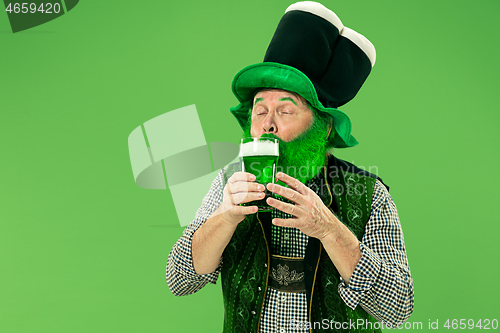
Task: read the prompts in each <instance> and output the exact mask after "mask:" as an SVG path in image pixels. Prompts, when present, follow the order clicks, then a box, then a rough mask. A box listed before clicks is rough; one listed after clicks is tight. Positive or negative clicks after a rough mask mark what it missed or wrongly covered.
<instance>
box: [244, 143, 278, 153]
mask: <svg viewBox="0 0 500 333" xmlns="http://www.w3.org/2000/svg"><path fill="white" fill-rule="evenodd" d="M262 155H266V156H268V155H271V156H278V155H279V152H278V144H275V143H273V142H266V141H256V140H255V141H253V142H247V143H244V144H242V145H240V157H243V156H262Z"/></svg>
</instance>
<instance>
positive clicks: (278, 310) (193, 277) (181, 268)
mask: <svg viewBox="0 0 500 333" xmlns="http://www.w3.org/2000/svg"><path fill="white" fill-rule="evenodd" d="M224 171H225V170H224V169H223V170H221V172H220V173H219V174H218V175H217V177H216V179H215V180H214V181H213V182H212V186H211V187H210V190H209V192H208V194H207V195H206V196H205V198H204V199H203V202H202V205H201V207H200V208H199V209H198V211H197V212H196V216H195V219H194V220H193V221H192V222H191V223H190V224H189V225H188V226H187V227H186V229H185V230H184V232H183V235H182V236H181V238H180V239H179V240H178V241H177V242H176V243H175V244H174V246H173V249H172V251H171V252H170V254H169V256H168V262H167V270H166V280H167V284H168V287H169V288H170V290H171V291H172V293H173V294H174V295H177V296H182V295H189V294H192V293H195V292H196V291H198V290H200V289H201V288H203V287H204V286H205V285H206V284H207V283H212V284H215V282H216V281H217V278H218V275H219V272H220V270H221V267H222V264H223V262H222V258H221V261H220V264H219V267H217V269H216V270H215V271H214V272H212V273H210V274H196V272H195V270H194V267H193V261H192V255H191V241H192V238H193V234H194V232H195V231H196V230H197V229H198V228H199V227H200V226H201V225H202V224H203V223H204V222H205V221H206V220H207V219H208V218H209V217H210V215H211V214H212V213H213V212H214V211H215V210H216V209H217V208H218V206H219V205H220V203H221V202H222V190H223V174H224ZM307 242H308V236H307V235H305V234H304V233H302V232H301V231H300V230H298V229H295V228H280V227H276V226H274V228H273V229H272V233H271V244H272V248H273V252H274V254H280V255H286V256H290V257H304V254H305V248H306V246H307ZM360 250H361V259H360V260H359V263H358V265H357V266H356V268H355V270H354V272H353V273H352V275H351V278H350V280H349V284H348V285H346V284H345V282H344V281H343V279H342V277H341V278H340V280H341V282H340V283H339V286H338V292H339V294H340V297H341V298H342V299H343V301H344V302H345V304H347V306H349V307H350V308H351V309H355V308H356V306H358V305H359V306H361V307H362V308H363V309H365V310H366V311H367V312H368V313H370V314H371V315H372V316H373V317H374V318H376V319H377V320H379V321H382V322H384V323H390V324H392V325H398V324H400V323H402V322H404V321H405V320H407V319H408V318H409V316H410V314H411V313H412V311H413V281H412V278H411V274H410V269H409V266H408V261H407V258H406V250H405V245H404V239H403V232H402V230H401V225H400V222H399V218H398V213H397V210H396V206H395V204H394V201H393V200H392V198H391V196H390V195H389V192H388V191H387V189H386V188H385V186H384V185H383V184H382V183H381V182H380V181H378V180H377V181H376V182H375V187H374V191H373V200H372V205H371V215H370V219H369V220H368V222H367V224H366V228H365V233H364V235H363V238H362V240H361V242H360ZM307 320H308V318H307V301H306V294H305V293H290V292H280V291H277V290H274V289H271V288H268V290H267V294H266V297H265V300H264V308H263V310H262V314H261V319H260V325H259V327H260V329H259V332H263V333H264V332H265V333H268V332H273V333H274V332H279V333H284V332H291V331H293V332H306V331H307V330H306V329H302V330H301V329H299V328H298V326H293V329H292V326H291V324H292V323H294V324H296V323H299V322H301V323H305V322H306V321H307Z"/></svg>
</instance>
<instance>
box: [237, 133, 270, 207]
mask: <svg viewBox="0 0 500 333" xmlns="http://www.w3.org/2000/svg"><path fill="white" fill-rule="evenodd" d="M244 140H248V141H247V142H245V141H244ZM277 145H278V143H277V140H274V139H268V138H266V139H254V138H249V139H243V140H242V145H241V148H240V162H241V170H242V171H244V172H249V173H251V174H253V175H255V178H256V180H255V181H256V182H257V183H259V184H262V185H264V186H267V184H268V183H274V182H275V180H276V165H277V163H278V157H279V156H278V146H277ZM264 193H265V197H264V199H261V200H256V201H252V202H249V203H245V204H244V205H245V206H257V207H258V208H259V211H263V212H265V211H270V210H271V209H272V208H271V207H269V205H268V204H267V203H266V199H267V198H268V197H270V196H271V194H272V193H271V192H269V191H268V190H267V188H266V189H265V191H264Z"/></svg>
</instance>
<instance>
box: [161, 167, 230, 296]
mask: <svg viewBox="0 0 500 333" xmlns="http://www.w3.org/2000/svg"><path fill="white" fill-rule="evenodd" d="M223 175H224V169H222V170H221V171H220V172H219V174H218V175H217V177H216V178H215V180H214V181H213V182H212V186H211V187H210V190H209V191H208V193H207V195H206V196H205V198H203V202H202V205H201V207H200V208H199V209H198V211H197V212H196V216H195V218H194V220H193V221H192V222H191V223H190V224H189V225H188V226H187V227H186V229H184V232H183V234H182V236H181V238H180V239H179V240H178V241H177V242H176V243H175V244H174V246H173V248H172V251H170V254H169V255H168V261H167V270H166V280H167V285H168V287H169V289H170V291H171V292H172V293H173V294H174V295H176V296H183V295H190V294H193V293H195V292H197V291H198V290H200V289H201V288H203V287H204V286H205V285H206V284H207V283H209V282H210V283H212V284H215V282H216V281H217V277H218V275H219V272H220V270H221V267H222V257H221V261H220V263H219V266H218V267H217V268H216V269H215V271H214V272H212V273H210V274H197V273H196V271H195V269H194V267H193V256H192V252H191V242H192V240H193V235H194V233H195V231H196V230H198V228H199V227H200V226H202V225H203V223H205V221H206V220H207V219H208V218H209V217H210V215H211V214H212V213H213V212H214V211H215V210H216V209H217V208H218V207H219V205H220V203H221V202H222V193H223Z"/></svg>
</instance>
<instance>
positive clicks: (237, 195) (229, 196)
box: [212, 172, 265, 224]
mask: <svg viewBox="0 0 500 333" xmlns="http://www.w3.org/2000/svg"><path fill="white" fill-rule="evenodd" d="M264 191H265V187H264V185H262V184H259V183H256V182H255V176H254V175H252V174H251V173H248V172H235V173H234V174H233V175H232V176H231V177H230V178H229V180H228V182H227V184H226V186H225V187H224V192H223V197H222V204H221V205H220V207H219V208H218V209H217V210H216V211H215V212H214V215H215V214H221V218H222V219H223V220H224V221H225V222H227V223H230V224H238V223H240V222H241V221H243V220H244V219H245V216H247V215H249V214H254V213H256V212H257V206H240V204H243V203H247V202H251V201H254V200H260V199H264ZM212 216H213V215H212Z"/></svg>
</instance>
